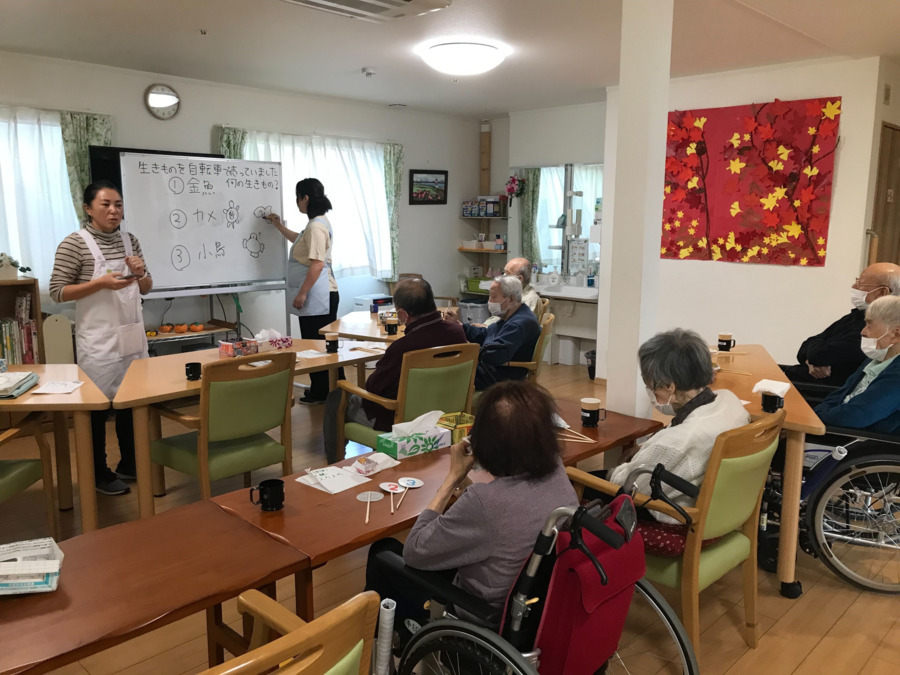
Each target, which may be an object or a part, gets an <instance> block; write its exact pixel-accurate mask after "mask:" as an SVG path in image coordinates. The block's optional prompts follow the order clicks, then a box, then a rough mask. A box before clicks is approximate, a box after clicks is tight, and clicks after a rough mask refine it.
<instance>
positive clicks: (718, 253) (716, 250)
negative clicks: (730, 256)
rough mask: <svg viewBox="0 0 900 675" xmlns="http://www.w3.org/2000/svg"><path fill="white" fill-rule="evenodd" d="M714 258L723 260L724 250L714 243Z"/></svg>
mask: <svg viewBox="0 0 900 675" xmlns="http://www.w3.org/2000/svg"><path fill="white" fill-rule="evenodd" d="M712 259H713V260H721V259H722V250H721V249H720V248H719V247H718V246H716V245H715V244H713V247H712Z"/></svg>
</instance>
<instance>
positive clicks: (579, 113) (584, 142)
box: [509, 101, 606, 167]
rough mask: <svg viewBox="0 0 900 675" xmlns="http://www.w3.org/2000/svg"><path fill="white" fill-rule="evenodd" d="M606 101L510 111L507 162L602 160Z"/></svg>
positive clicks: (542, 163) (522, 164)
mask: <svg viewBox="0 0 900 675" xmlns="http://www.w3.org/2000/svg"><path fill="white" fill-rule="evenodd" d="M605 124H606V103H604V102H602V101H601V102H598V103H586V104H584V105H572V106H563V107H559V108H543V109H540V110H529V111H526V112H513V113H510V114H509V165H510V166H513V167H535V166H562V165H563V164H596V163H598V162H602V161H603V156H604V146H605V130H604V127H605Z"/></svg>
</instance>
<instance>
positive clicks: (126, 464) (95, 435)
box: [91, 408, 135, 482]
mask: <svg viewBox="0 0 900 675" xmlns="http://www.w3.org/2000/svg"><path fill="white" fill-rule="evenodd" d="M112 414H113V415H115V417H116V438H117V439H118V440H119V452H120V453H121V455H122V459H121V460H120V461H119V465H118V466H117V467H116V471H119V472H121V473H124V474H128V475H129V476H133V475H134V472H135V465H134V417H133V415H132V414H131V408H124V409H122V410H113V411H112ZM109 415H110V411H109V410H92V411H91V437H92V441H93V450H94V480H96V481H97V482H106V481H109V480H112V478H113V476H112V472H111V471H110V469H109V467H107V466H106V420H107V419H108V418H109Z"/></svg>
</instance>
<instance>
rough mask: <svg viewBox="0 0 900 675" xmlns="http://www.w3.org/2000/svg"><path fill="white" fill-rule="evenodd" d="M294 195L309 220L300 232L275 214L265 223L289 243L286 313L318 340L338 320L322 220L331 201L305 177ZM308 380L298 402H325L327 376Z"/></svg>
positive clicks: (326, 228)
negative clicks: (322, 332)
mask: <svg viewBox="0 0 900 675" xmlns="http://www.w3.org/2000/svg"><path fill="white" fill-rule="evenodd" d="M296 196H297V208H298V209H299V210H300V213H303V214H305V215H306V216H307V218H309V222H308V223H307V224H306V228H305V229H304V230H303V232H301V233H300V234H298V233H296V232H294V231H293V230H289V229H288V228H287V227H286V226H285V224H284V222H282V220H281V218H279V217H278V215H277V214H274V213H273V214H271V215H270V216H268V220H269V222H270V223H272V224H273V225H274V226H275V227H276V228H277V229H278V231H279V232H281V234H282V235H284V238H285V239H287V240H288V241H289V242H291V243H292V246H291V253H290V257H289V259H288V272H287V291H286V292H285V295H286V299H287V303H288V312H290V313H291V314H294V315H296V317H297V320H298V321H299V323H300V337H301V338H304V339H307V340H321V339H323V338H322V336H321V335H320V334H319V329H320V328H322V327H324V326H327V325H328V324H329V323H331V322H332V321H335V320H336V319H337V308H338V303H339V302H340V296H339V295H338V286H337V282H336V281H335V279H334V273H333V272H332V271H331V245H332V239H333V236H332V231H331V223H329V222H328V218H326V217H325V214H326V213H328V212H329V211H331V201H330V200H329V199H328V197H326V196H325V188H324V187H323V186H322V183H321V182H320V181H319V180H317V179H316V178H304V179H303V180H301V181H300V182H299V183H297V188H296ZM343 376H344V375H343V372H340V373H338V377H339V378H343ZM309 379H310V387H309V391H307V392H306V395H305V396H304V397H303V398H301V399H300V401H301V402H302V403H322V402H324V401H325V397H326V396H327V395H328V373H327V372H325V371H323V372H320V373H310V375H309Z"/></svg>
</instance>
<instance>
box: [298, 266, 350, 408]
mask: <svg viewBox="0 0 900 675" xmlns="http://www.w3.org/2000/svg"><path fill="white" fill-rule="evenodd" d="M323 274H324V272H323ZM340 301H341V296H340V294H339V293H338V292H337V291H331V294H330V296H329V298H328V314H319V315H317V316H298V317H297V321H298V322H299V323H300V337H301V338H303V339H304V340H324V339H325V338H324V337H323V336H322V335H320V334H319V329H320V328H324V327H325V326H327V325H328V324H330V323H331V322H332V321H336V320H337V310H338V304H340ZM338 379H339V380H343V379H344V369H343V368H341V369H340V371H338ZM309 381H310V387H309V391H308V392H307V393H306V395H307V397H308V398H312V399H316V400H319V401H324V400H325V397H326V396H328V373H327V372H325V371H320V372H318V373H310V374H309Z"/></svg>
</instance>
